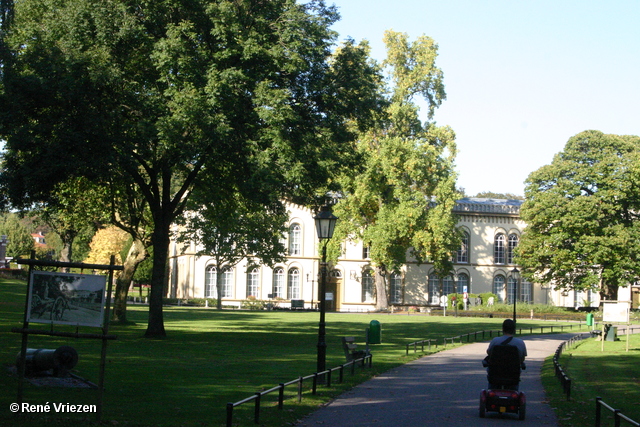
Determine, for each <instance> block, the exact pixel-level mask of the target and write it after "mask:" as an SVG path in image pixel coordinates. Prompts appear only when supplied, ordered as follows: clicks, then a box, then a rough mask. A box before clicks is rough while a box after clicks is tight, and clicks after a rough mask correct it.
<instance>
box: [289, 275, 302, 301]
mask: <svg viewBox="0 0 640 427" xmlns="http://www.w3.org/2000/svg"><path fill="white" fill-rule="evenodd" d="M287 297H288V298H289V299H290V300H291V299H300V270H298V269H297V268H292V269H290V270H289V274H288V277H287Z"/></svg>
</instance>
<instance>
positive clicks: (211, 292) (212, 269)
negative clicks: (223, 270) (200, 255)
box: [204, 265, 218, 298]
mask: <svg viewBox="0 0 640 427" xmlns="http://www.w3.org/2000/svg"><path fill="white" fill-rule="evenodd" d="M216 273H217V269H216V266H215V265H209V266H207V268H206V270H205V272H204V297H205V298H217V297H218V292H217V291H218V290H217V289H216V278H217V274H216Z"/></svg>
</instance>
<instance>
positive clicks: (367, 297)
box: [362, 270, 374, 302]
mask: <svg viewBox="0 0 640 427" xmlns="http://www.w3.org/2000/svg"><path fill="white" fill-rule="evenodd" d="M373 296H374V281H373V271H371V270H365V271H363V272H362V302H372V301H373Z"/></svg>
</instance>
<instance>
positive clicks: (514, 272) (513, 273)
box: [511, 267, 520, 324]
mask: <svg viewBox="0 0 640 427" xmlns="http://www.w3.org/2000/svg"><path fill="white" fill-rule="evenodd" d="M511 277H513V280H515V282H516V283H515V284H514V286H515V289H514V290H513V323H514V324H515V323H516V302H517V301H518V282H520V270H518V268H517V267H513V270H511Z"/></svg>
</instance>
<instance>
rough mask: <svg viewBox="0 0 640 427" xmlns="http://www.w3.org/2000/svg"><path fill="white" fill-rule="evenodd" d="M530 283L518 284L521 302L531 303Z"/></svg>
mask: <svg viewBox="0 0 640 427" xmlns="http://www.w3.org/2000/svg"><path fill="white" fill-rule="evenodd" d="M531 287H532V285H531V283H530V282H524V281H523V282H520V300H521V301H523V302H528V303H530V302H531Z"/></svg>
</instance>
